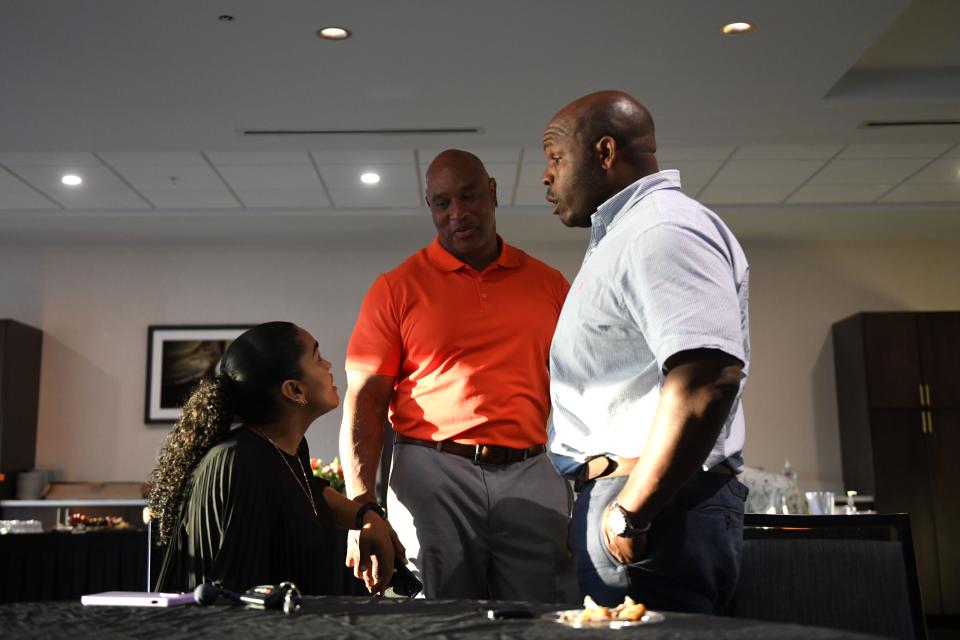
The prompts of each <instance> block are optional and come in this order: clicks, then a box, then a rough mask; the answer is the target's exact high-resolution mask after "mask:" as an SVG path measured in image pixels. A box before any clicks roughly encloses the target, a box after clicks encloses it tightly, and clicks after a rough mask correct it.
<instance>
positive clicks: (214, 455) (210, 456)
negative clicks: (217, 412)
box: [198, 428, 258, 469]
mask: <svg viewBox="0 0 960 640" xmlns="http://www.w3.org/2000/svg"><path fill="white" fill-rule="evenodd" d="M257 449H258V443H257V437H256V436H255V435H253V434H252V433H250V432H249V431H248V430H247V429H243V428H237V429H234V430H233V431H231V432H230V433H228V434H227V435H226V436H225V437H224V438H223V439H222V440H220V442H218V443H217V444H215V445H213V446H212V447H211V448H210V450H209V451H208V452H207V454H206V455H205V456H204V457H203V460H201V461H200V464H199V465H198V469H199V468H204V467H224V466H237V465H242V464H244V463H247V462H249V461H250V459H251V458H255V457H256V455H257Z"/></svg>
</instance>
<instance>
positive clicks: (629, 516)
mask: <svg viewBox="0 0 960 640" xmlns="http://www.w3.org/2000/svg"><path fill="white" fill-rule="evenodd" d="M607 510H608V511H609V512H610V515H609V516H608V517H607V527H608V528H609V529H610V531H611V532H612V533H615V534H616V535H618V536H620V537H621V538H639V537H640V536H642V535H645V534H646V533H647V531H649V530H650V523H649V522H642V521H638V520H637V514H635V513H633V512H631V511H627V510H626V509H624V508H623V507H621V506H620V503H619V502H617V501H616V500H614V501H613V502H611V503H610V506H609V507H607Z"/></svg>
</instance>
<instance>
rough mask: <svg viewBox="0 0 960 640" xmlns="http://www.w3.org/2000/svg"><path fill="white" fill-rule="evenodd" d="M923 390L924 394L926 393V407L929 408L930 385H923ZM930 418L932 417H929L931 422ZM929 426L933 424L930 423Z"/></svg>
mask: <svg viewBox="0 0 960 640" xmlns="http://www.w3.org/2000/svg"><path fill="white" fill-rule="evenodd" d="M923 388H924V389H925V390H926V392H927V406H928V407H929V406H931V404H930V385H928V384H925V385H923ZM932 418H933V416H931V420H932ZM931 424H933V423H932V422H931Z"/></svg>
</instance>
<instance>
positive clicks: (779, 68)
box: [0, 0, 960, 238]
mask: <svg viewBox="0 0 960 640" xmlns="http://www.w3.org/2000/svg"><path fill="white" fill-rule="evenodd" d="M224 14H228V15H232V16H233V17H234V20H233V21H229V22H227V21H221V20H218V16H220V15H224ZM733 20H750V21H752V22H755V23H756V25H757V29H756V31H755V32H752V33H749V34H746V35H742V36H737V37H725V36H722V35H721V34H720V26H722V25H723V24H724V23H726V22H729V21H733ZM329 24H337V25H343V26H346V27H349V28H350V29H352V30H353V32H354V37H353V38H351V39H350V40H347V41H344V42H326V41H321V40H320V39H318V38H317V37H316V36H315V35H314V32H315V31H316V30H317V29H318V28H319V27H321V26H324V25H329ZM957 24H960V2H951V1H950V0H916V1H915V2H913V3H910V2H909V1H908V0H845V1H844V2H842V3H838V2H835V0H819V1H812V0H808V1H807V2H804V3H795V2H790V3H786V2H769V1H768V0H738V1H732V2H723V3H718V2H715V1H714V0H689V1H687V2H683V3H679V2H674V1H670V0H655V1H654V0H647V1H643V2H640V1H636V2H613V1H609V2H607V1H601V2H594V3H584V2H579V1H577V0H525V1H524V2H520V3H518V2H511V1H508V0H488V1H487V2H484V3H472V4H467V3H455V2H449V1H446V0H418V1H417V2H397V1H396V0H367V1H365V2H362V3H361V2H333V1H321V0H309V1H307V0H285V1H282V2H280V1H278V2H258V1H256V0H240V1H230V2H228V1H226V0H222V1H212V2H194V1H192V0H165V1H164V2H156V1H155V0H44V1H42V2H38V1H36V0H6V1H5V2H3V3H2V4H0V234H2V236H6V237H13V238H16V237H18V233H21V234H26V233H27V231H25V230H27V229H33V230H34V231H35V230H36V229H37V228H38V227H37V226H36V225H37V224H41V225H46V228H47V229H49V230H53V231H56V230H58V229H67V228H68V227H69V228H73V223H70V224H67V223H64V222H62V221H64V220H67V219H68V218H70V219H72V218H75V217H77V216H80V217H83V218H85V219H87V220H88V221H89V224H90V225H93V227H96V225H97V224H98V223H97V220H100V221H101V222H100V223H99V224H101V225H108V224H110V225H112V224H115V222H116V219H117V217H118V216H124V217H129V218H131V219H141V220H147V221H153V222H151V223H150V224H153V225H154V226H153V227H150V226H149V224H148V225H147V227H144V228H147V229H149V228H153V229H156V228H157V227H156V225H158V224H165V223H164V222H163V220H171V221H172V220H177V221H178V222H177V225H178V228H182V229H184V230H185V232H188V231H189V228H190V224H189V222H188V223H186V224H185V223H184V222H183V221H184V220H187V221H189V220H197V219H199V218H203V217H205V216H207V217H209V216H215V217H216V218H217V220H218V221H219V224H222V222H223V220H224V219H225V220H230V219H231V217H230V215H229V214H230V212H234V213H235V214H236V215H237V216H240V215H241V214H242V217H243V219H244V220H248V221H249V220H250V219H251V217H253V218H256V217H258V216H259V217H260V218H262V219H264V220H270V219H271V217H274V216H277V215H280V214H284V213H287V214H291V213H295V214H297V215H319V216H327V217H333V216H338V215H350V214H351V212H354V213H355V212H361V211H365V212H380V213H381V214H394V213H407V214H410V213H415V212H416V211H418V210H419V208H420V206H421V203H422V191H423V172H424V170H425V168H426V165H427V164H428V163H429V161H430V159H432V158H433V156H434V155H436V153H437V152H438V151H439V150H441V149H444V148H447V147H451V146H454V147H460V148H467V149H470V150H473V151H474V152H476V153H477V154H478V155H479V156H480V157H481V159H483V160H484V162H485V163H486V164H487V167H488V170H489V171H490V173H491V175H493V176H494V177H496V178H497V182H498V186H499V200H500V205H501V209H508V210H509V211H510V212H519V213H526V212H530V213H541V212H543V211H544V210H545V204H544V200H543V192H544V190H543V187H542V185H541V184H540V180H539V179H540V174H541V172H542V170H543V165H542V162H541V158H542V155H541V152H540V150H539V147H538V143H539V138H540V133H541V131H542V128H543V125H544V124H545V123H546V121H547V120H548V119H549V118H550V116H551V115H552V114H553V113H554V112H555V111H556V110H557V109H558V108H559V107H561V106H562V105H563V104H564V103H566V102H567V101H569V100H571V99H572V98H575V97H577V96H579V95H581V94H583V93H586V92H588V91H591V90H596V89H600V88H610V87H615V88H621V89H624V90H626V91H628V92H630V93H632V94H634V95H636V96H637V97H638V98H640V99H641V100H642V101H644V102H645V103H646V104H647V106H648V107H649V108H650V110H651V111H652V112H653V114H654V117H655V120H656V121H657V128H658V140H659V143H660V151H659V154H658V156H659V158H660V164H661V167H662V168H676V169H679V170H680V172H681V178H682V180H683V184H684V189H685V190H686V191H687V192H688V193H689V194H691V195H693V196H695V197H697V198H699V199H701V200H702V201H704V202H705V203H707V204H708V205H711V206H714V207H715V208H717V209H718V211H720V212H721V214H724V212H727V211H731V212H736V211H742V210H749V211H758V210H760V209H763V210H765V211H768V212H770V214H771V215H776V214H778V213H780V212H784V211H796V212H798V213H801V214H804V215H806V214H809V213H810V212H815V211H820V212H823V211H840V212H842V211H845V210H853V209H856V210H857V211H860V212H863V211H877V212H886V213H895V212H900V213H904V214H906V213H909V212H911V211H915V210H917V208H922V209H924V210H925V211H930V210H936V211H942V212H955V213H956V214H957V215H956V216H954V217H953V218H951V217H950V216H935V217H936V219H938V220H945V221H948V222H947V223H946V224H948V225H949V224H953V223H951V222H949V221H951V220H953V219H954V218H956V219H960V126H952V127H951V126H913V127H903V128H888V127H884V128H879V129H865V128H861V127H860V125H861V123H863V122H864V121H867V120H947V119H954V120H956V119H960V90H958V87H960V82H955V80H958V79H960V74H958V69H960V67H958V66H957V62H958V60H960V39H958V38H956V37H955V27H956V25H957ZM951 34H952V35H951ZM931 43H933V44H931ZM917 79H920V80H922V82H920V81H919V80H917ZM921 84H922V87H921V86H920V85H921ZM445 127H477V128H479V129H480V130H481V132H480V133H477V134H419V135H408V134H401V135H380V134H373V133H371V134H337V135H333V134H331V135H284V136H280V135H277V136H245V135H242V133H241V132H242V131H243V130H245V129H311V130H356V129H363V130H373V129H385V128H394V129H409V128H445ZM369 170H373V171H376V172H377V173H379V174H380V175H381V178H382V179H381V181H380V183H379V184H378V185H376V186H375V187H367V186H364V185H362V184H361V183H360V180H359V176H360V174H361V173H362V172H364V171H369ZM67 172H74V173H77V174H79V175H81V176H82V177H83V179H84V183H83V185H81V186H80V187H75V188H71V187H66V186H64V185H62V184H61V183H60V177H61V176H62V175H63V174H64V173H67ZM174 213H178V215H172V214H174ZM165 214H170V215H165ZM236 219H237V220H239V219H240V218H236ZM38 220H39V221H43V222H40V223H38V222H37V221H38ZM171 224H172V223H171ZM938 224H941V227H939V229H940V230H942V229H943V227H942V224H944V223H938ZM957 225H958V226H954V227H951V228H952V229H960V223H957ZM226 226H227V227H229V226H230V225H229V224H228V225H226ZM557 226H559V225H557ZM31 233H32V231H31ZM24 237H25V236H24Z"/></svg>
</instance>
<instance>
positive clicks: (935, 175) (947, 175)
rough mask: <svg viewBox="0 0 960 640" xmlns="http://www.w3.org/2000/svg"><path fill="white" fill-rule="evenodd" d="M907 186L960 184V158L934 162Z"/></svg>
mask: <svg viewBox="0 0 960 640" xmlns="http://www.w3.org/2000/svg"><path fill="white" fill-rule="evenodd" d="M907 184H960V157H956V158H940V159H939V160H934V161H933V162H932V163H930V166H929V167H925V168H924V169H923V171H921V172H920V173H918V174H917V175H915V176H912V177H911V178H910V179H909V180H908V181H907Z"/></svg>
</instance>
